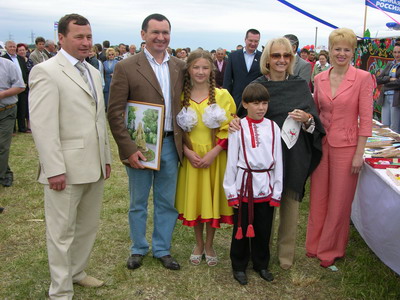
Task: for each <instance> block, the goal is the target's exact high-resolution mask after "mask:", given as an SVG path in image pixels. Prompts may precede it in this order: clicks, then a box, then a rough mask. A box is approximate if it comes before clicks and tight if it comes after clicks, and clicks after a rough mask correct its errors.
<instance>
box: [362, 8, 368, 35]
mask: <svg viewBox="0 0 400 300" xmlns="http://www.w3.org/2000/svg"><path fill="white" fill-rule="evenodd" d="M367 8H368V6H367V4H366V3H365V11H364V30H363V33H362V37H365V30H367Z"/></svg>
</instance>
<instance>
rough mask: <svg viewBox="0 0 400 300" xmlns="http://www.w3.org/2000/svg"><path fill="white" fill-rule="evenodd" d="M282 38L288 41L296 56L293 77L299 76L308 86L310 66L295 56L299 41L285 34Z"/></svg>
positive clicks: (292, 35)
mask: <svg viewBox="0 0 400 300" xmlns="http://www.w3.org/2000/svg"><path fill="white" fill-rule="evenodd" d="M284 37H285V38H287V39H288V40H289V41H290V44H291V45H292V49H293V52H294V55H295V56H296V62H295V63H294V69H293V75H297V76H300V77H301V78H303V79H304V80H305V81H307V84H309V83H310V80H311V64H310V63H309V62H308V61H305V60H304V59H302V58H301V57H300V56H299V55H298V54H297V50H298V49H299V39H298V38H297V36H295V35H294V34H286V35H285V36H284Z"/></svg>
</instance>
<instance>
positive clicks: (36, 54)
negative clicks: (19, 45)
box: [29, 49, 49, 65]
mask: <svg viewBox="0 0 400 300" xmlns="http://www.w3.org/2000/svg"><path fill="white" fill-rule="evenodd" d="M29 58H30V59H31V60H32V61H33V65H37V64H40V63H42V62H44V61H46V60H48V59H49V56H48V55H47V54H46V52H44V51H43V52H42V53H40V51H39V50H38V49H35V50H33V52H32V53H31V55H30V56H29Z"/></svg>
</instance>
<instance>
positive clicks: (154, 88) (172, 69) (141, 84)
mask: <svg viewBox="0 0 400 300" xmlns="http://www.w3.org/2000/svg"><path fill="white" fill-rule="evenodd" d="M168 66H169V73H170V84H171V101H172V114H173V126H174V141H175V146H176V150H177V152H178V155H179V159H180V160H181V161H182V156H183V150H182V129H181V128H180V127H179V126H178V124H177V123H176V119H175V117H176V115H177V114H178V113H179V111H180V110H181V101H180V97H181V93H182V88H183V75H184V68H185V63H184V62H183V61H182V60H179V59H177V58H175V57H172V56H171V59H170V60H169V61H168ZM128 100H134V101H142V102H147V103H154V104H164V96H163V93H162V91H161V87H160V84H159V83H158V80H157V77H156V75H155V74H154V71H153V69H152V68H151V66H150V63H149V61H148V60H147V58H146V55H145V54H144V52H143V51H142V52H140V53H139V54H137V55H134V56H131V57H128V58H127V59H124V60H122V61H120V62H119V63H118V64H117V65H116V66H115V70H114V73H113V78H112V82H111V87H110V99H109V106H108V121H109V123H110V129H111V131H112V134H113V136H114V139H115V141H116V142H117V144H118V149H119V156H120V159H121V160H122V161H123V162H124V163H125V164H127V161H126V160H127V159H128V157H129V156H131V155H132V154H133V153H135V152H137V150H138V149H137V147H136V144H135V143H134V142H133V141H132V139H131V137H130V136H129V133H128V130H127V129H126V125H125V118H124V114H125V108H126V104H127V101H128Z"/></svg>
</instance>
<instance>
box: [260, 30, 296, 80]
mask: <svg viewBox="0 0 400 300" xmlns="http://www.w3.org/2000/svg"><path fill="white" fill-rule="evenodd" d="M274 44H277V45H282V46H284V47H285V49H286V52H287V53H290V54H291V55H292V57H291V59H290V63H289V67H288V68H287V72H288V73H289V74H291V75H292V74H293V67H294V64H295V62H296V59H295V56H294V53H293V48H292V45H291V44H290V41H289V40H288V39H287V38H284V37H282V38H276V39H272V40H269V41H268V43H267V44H266V45H265V48H264V51H263V53H262V55H261V60H260V69H261V73H262V74H264V75H268V74H270V73H271V70H270V68H269V62H270V59H271V49H272V46H273V45H274Z"/></svg>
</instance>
